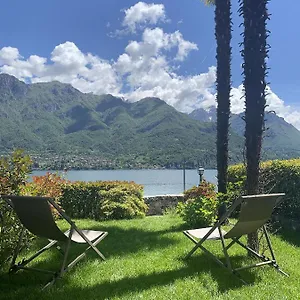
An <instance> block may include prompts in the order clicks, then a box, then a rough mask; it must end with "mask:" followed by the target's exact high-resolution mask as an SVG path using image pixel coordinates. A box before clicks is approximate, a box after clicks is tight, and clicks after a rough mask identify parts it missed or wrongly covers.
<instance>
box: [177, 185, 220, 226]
mask: <svg viewBox="0 0 300 300" xmlns="http://www.w3.org/2000/svg"><path fill="white" fill-rule="evenodd" d="M217 204H218V201H217V195H216V192H215V186H214V185H213V184H212V183H209V182H207V181H205V180H203V181H202V183H201V184H200V186H198V187H193V188H191V189H189V190H187V191H185V193H184V202H179V204H178V206H177V211H178V213H179V215H180V216H181V217H182V218H183V220H184V221H185V222H186V223H187V224H188V225H189V226H191V227H205V226H209V225H211V224H212V223H213V222H214V221H215V219H216V209H217Z"/></svg>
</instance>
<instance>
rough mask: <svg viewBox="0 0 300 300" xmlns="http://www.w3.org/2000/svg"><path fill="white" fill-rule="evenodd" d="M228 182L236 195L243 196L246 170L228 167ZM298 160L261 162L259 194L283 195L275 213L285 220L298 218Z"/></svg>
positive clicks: (299, 180)
mask: <svg viewBox="0 0 300 300" xmlns="http://www.w3.org/2000/svg"><path fill="white" fill-rule="evenodd" d="M228 181H229V183H231V187H234V188H235V193H236V194H238V193H239V194H244V193H245V192H244V191H245V182H246V170H245V167H244V166H243V165H241V164H240V165H235V166H231V167H229V170H228ZM299 186H300V159H292V160H273V161H267V162H263V163H262V164H261V169H260V178H259V189H260V193H285V194H286V196H285V198H284V201H283V202H282V203H281V205H280V206H279V207H278V208H277V209H276V213H277V214H278V215H280V216H283V217H286V218H295V219H298V220H299V218H300V188H299Z"/></svg>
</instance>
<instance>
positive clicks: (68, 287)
mask: <svg viewBox="0 0 300 300" xmlns="http://www.w3.org/2000/svg"><path fill="white" fill-rule="evenodd" d="M57 255H58V256H59V255H60V254H59V253H57V254H54V255H53V256H51V257H50V258H49V259H48V260H47V261H46V263H45V262H44V263H43V266H44V267H45V264H46V266H48V267H49V266H52V267H53V263H55V264H56V265H57V257H56V256H57ZM162 259H164V258H163V257H162ZM176 259H178V257H174V260H176ZM180 260H181V259H180ZM242 262H245V256H234V257H233V258H232V263H233V265H234V266H238V265H241V263H242ZM184 263H185V266H183V267H181V268H179V269H174V270H166V271H160V272H153V273H150V274H141V275H137V276H136V277H128V278H122V279H120V280H116V281H112V280H105V281H103V282H101V283H99V284H97V285H94V286H87V287H84V286H83V287H79V286H80V285H81V284H79V286H78V285H74V284H73V283H72V282H70V281H69V277H68V274H66V275H65V276H64V278H63V280H62V281H61V283H60V282H58V283H57V284H56V285H55V286H54V287H53V288H51V289H50V290H47V291H46V292H45V293H44V292H41V291H40V288H41V287H42V286H43V285H44V284H45V283H46V282H47V280H48V279H49V276H48V275H44V274H42V275H40V274H34V275H32V273H31V275H30V276H27V273H26V271H20V272H18V273H17V274H15V275H13V276H8V275H6V276H5V277H4V278H1V284H0V287H1V295H2V297H4V298H3V299H50V298H55V299H71V298H76V299H110V298H113V297H122V296H123V295H126V294H128V293H138V292H142V291H145V290H149V289H151V288H155V287H160V286H168V285H170V284H173V283H175V281H176V280H180V279H184V278H189V277H197V276H199V277H201V275H202V274H203V273H206V274H209V275H210V276H211V277H212V279H213V280H214V281H215V282H216V283H217V285H218V288H217V289H218V291H219V292H221V293H223V292H226V291H228V290H230V289H237V288H240V287H242V286H244V284H243V283H242V282H241V281H240V280H239V279H238V278H237V277H236V276H235V275H233V274H231V273H230V272H229V271H228V270H226V269H225V268H222V267H221V266H219V265H218V264H216V263H215V262H214V261H213V260H212V259H210V258H209V257H207V255H205V254H203V253H201V254H198V255H195V256H194V257H191V258H190V259H188V260H184ZM40 265H41V266H42V264H40V263H38V264H37V265H35V267H40ZM79 267H80V266H79ZM116 268H117V266H116ZM241 275H242V277H243V279H244V280H245V281H246V282H248V283H249V284H252V283H254V281H255V280H257V279H259V278H258V275H256V274H255V271H253V272H251V271H250V270H245V271H243V272H241ZM77 280H79V279H77ZM83 280H84V279H83ZM206 282H207V280H205V281H204V282H202V281H201V278H199V285H200V286H201V285H203V288H206V289H209V290H210V289H211V287H210V286H209V284H207V283H206ZM82 285H83V284H82ZM24 287H26V288H24ZM28 287H30V295H28V292H29V290H28ZM12 288H13V289H14V291H13V293H12V290H11V289H12ZM0 298H1V297H0ZM1 299H2V298H1Z"/></svg>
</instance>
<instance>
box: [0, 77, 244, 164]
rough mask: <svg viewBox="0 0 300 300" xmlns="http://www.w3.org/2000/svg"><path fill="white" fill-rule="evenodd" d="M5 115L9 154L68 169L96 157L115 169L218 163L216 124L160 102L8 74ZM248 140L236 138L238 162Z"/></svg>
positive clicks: (1, 111)
mask: <svg viewBox="0 0 300 300" xmlns="http://www.w3.org/2000/svg"><path fill="white" fill-rule="evenodd" d="M0 116H1V118H0V139H1V143H0V152H2V153H3V152H7V151H10V150H12V149H13V148H16V147H21V148H24V149H26V150H27V151H28V152H31V153H36V154H39V155H40V156H41V157H44V158H45V157H50V156H51V155H52V156H53V157H56V158H55V160H52V162H53V163H55V161H56V160H64V161H66V160H68V163H69V164H68V166H72V163H74V160H76V159H77V160H79V159H80V160H81V161H82V158H83V157H95V156H98V157H100V158H101V159H102V160H103V161H104V162H106V163H107V161H109V166H110V167H113V166H116V167H120V166H121V167H123V166H124V167H147V166H148V167H153V166H160V167H161V166H166V167H178V165H179V164H180V163H181V162H182V161H183V160H186V161H187V165H188V166H190V167H192V166H193V165H194V163H195V162H196V161H200V162H201V163H203V164H204V165H205V166H206V167H214V166H215V133H216V128H215V124H214V123H211V122H198V121H195V120H192V119H191V118H189V117H188V116H187V115H186V114H183V113H180V112H178V111H176V110H175V109H174V108H173V107H171V106H169V105H167V104H166V103H165V102H164V101H162V100H160V99H157V98H145V99H142V100H140V101H138V102H135V103H129V102H125V101H123V100H122V99H120V98H116V97H113V96H111V95H102V96H95V95H92V94H83V93H81V92H79V91H78V90H76V89H74V88H73V87H72V86H71V85H67V84H62V83H59V82H51V83H37V84H31V85H27V84H25V83H23V82H20V81H18V80H17V79H16V78H14V77H12V76H9V75H6V74H0ZM241 141H242V139H241V138H240V137H239V136H238V135H237V134H234V133H233V134H232V135H231V149H230V156H231V159H232V162H236V161H239V160H240V159H241V155H242V151H241V145H242V143H241ZM62 156H63V157H64V158H61V157H62ZM68 157H69V159H68ZM76 157H77V158H76ZM101 159H100V160H101ZM49 160H51V159H49ZM64 163H65V162H64ZM62 164H63V163H62ZM88 164H89V162H88V163H85V164H84V162H82V164H81V165H83V166H85V167H88ZM98 166H99V165H98ZM100 166H101V162H100Z"/></svg>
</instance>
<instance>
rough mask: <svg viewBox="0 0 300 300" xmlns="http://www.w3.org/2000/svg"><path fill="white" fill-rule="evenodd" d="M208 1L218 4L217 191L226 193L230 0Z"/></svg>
mask: <svg viewBox="0 0 300 300" xmlns="http://www.w3.org/2000/svg"><path fill="white" fill-rule="evenodd" d="M203 1H205V0H203ZM205 3H206V4H214V5H215V37H216V41H217V54H216V59H217V79H216V85H217V170H218V191H219V192H222V193H226V191H227V168H228V131H229V117H230V90H231V81H230V79H231V69H230V67H231V47H230V41H231V0H206V1H205Z"/></svg>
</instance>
